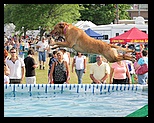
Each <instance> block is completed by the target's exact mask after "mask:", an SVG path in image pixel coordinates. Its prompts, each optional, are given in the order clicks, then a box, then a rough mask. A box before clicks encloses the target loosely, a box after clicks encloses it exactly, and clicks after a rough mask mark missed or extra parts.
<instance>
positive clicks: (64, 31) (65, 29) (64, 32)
mask: <svg viewBox="0 0 154 123" xmlns="http://www.w3.org/2000/svg"><path fill="white" fill-rule="evenodd" d="M67 28H68V26H65V28H64V35H65V34H66V29H67Z"/></svg>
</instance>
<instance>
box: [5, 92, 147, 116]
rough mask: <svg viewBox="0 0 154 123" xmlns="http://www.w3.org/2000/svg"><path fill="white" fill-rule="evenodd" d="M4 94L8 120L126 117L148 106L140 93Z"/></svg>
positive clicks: (145, 98) (144, 96) (144, 97)
mask: <svg viewBox="0 0 154 123" xmlns="http://www.w3.org/2000/svg"><path fill="white" fill-rule="evenodd" d="M4 94H5V95H4V117H125V116H126V115H128V114H130V113H132V112H134V111H136V110H137V109H139V108H141V107H142V106H144V105H146V104H148V94H147V93H142V92H138V91H114V92H103V93H94V94H93V93H89V92H88V93H84V92H82V93H75V92H69V91H68V92H67V91H66V92H63V93H62V92H52V93H44V92H33V93H28V92H23V93H21V92H15V93H9V92H7V93H4ZM14 95H15V97H14Z"/></svg>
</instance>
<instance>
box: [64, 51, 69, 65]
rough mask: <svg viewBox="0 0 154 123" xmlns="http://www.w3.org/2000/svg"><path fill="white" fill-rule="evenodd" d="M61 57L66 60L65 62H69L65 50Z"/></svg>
mask: <svg viewBox="0 0 154 123" xmlns="http://www.w3.org/2000/svg"><path fill="white" fill-rule="evenodd" d="M63 58H64V61H66V62H67V64H69V57H68V54H67V52H65V53H64V54H63Z"/></svg>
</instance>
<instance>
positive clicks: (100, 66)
mask: <svg viewBox="0 0 154 123" xmlns="http://www.w3.org/2000/svg"><path fill="white" fill-rule="evenodd" d="M39 39H40V38H39V37H35V38H34V37H32V36H26V37H25V38H24V37H23V36H21V37H19V36H17V35H14V36H5V35H4V83H6V84H8V83H16V82H15V81H17V83H22V81H23V79H24V76H25V77H30V76H26V75H25V73H26V72H24V74H23V73H22V72H21V73H20V77H17V76H16V77H15V76H14V75H15V74H14V73H12V72H13V71H16V72H18V71H19V70H15V69H17V68H18V67H20V66H22V69H23V67H25V64H24V62H23V60H24V59H25V58H26V57H27V56H29V55H34V54H35V52H38V58H39V61H40V62H39V65H37V67H38V66H39V68H40V69H41V68H42V66H43V69H45V63H44V62H45V61H46V57H48V56H49V57H50V60H49V62H50V63H47V64H48V65H49V69H47V70H48V76H47V77H48V82H47V83H50V84H53V83H54V81H53V80H54V79H55V82H56V83H61V84H63V83H64V82H66V83H69V79H70V78H69V77H70V72H69V69H68V68H69V65H70V64H71V60H70V52H68V51H67V49H66V48H59V49H52V48H51V47H50V45H49V44H50V41H49V38H46V37H44V36H43V37H42V39H41V40H39ZM39 41H40V43H41V41H45V42H46V45H42V44H41V45H39ZM117 45H118V46H121V47H125V48H129V49H133V50H134V52H133V53H132V54H131V55H135V57H136V61H137V62H139V64H140V65H142V64H143V63H142V62H141V58H142V59H143V58H145V57H146V63H147V64H148V44H126V45H121V44H117ZM42 46H44V47H42ZM41 47H42V49H41ZM31 49H33V51H34V52H33V53H32V54H30V53H29V54H27V56H26V57H25V56H24V54H23V53H24V52H27V53H28V52H30V51H31ZM45 51H47V52H48V53H47V52H45ZM54 51H55V52H54ZM59 51H61V52H59ZM6 52H8V53H10V58H8V59H6V58H7V57H8V54H7V56H6ZM43 52H44V53H45V54H46V55H45V58H42V60H43V64H42V63H41V55H40V53H43ZM53 53H54V55H55V56H56V57H54V55H53ZM57 53H58V54H57ZM145 54H146V55H145ZM57 55H58V56H57ZM76 57H79V56H78V55H77V56H74V57H73V62H72V71H73V67H75V70H76V75H77V77H78V84H82V76H83V74H86V73H85V70H86V66H87V65H86V63H87V62H86V63H85V62H84V59H85V58H86V56H84V58H83V60H82V61H81V63H82V67H80V69H78V66H77V65H78V61H77V59H76ZM20 58H21V59H20ZM51 58H54V59H57V60H55V62H57V63H58V64H57V63H54V62H53V63H52V64H51V60H52V59H51ZM14 60H15V61H14ZM33 60H34V59H33ZM16 61H19V63H21V65H20V66H18V67H13V66H14V65H15V64H17V63H16ZM21 61H22V62H21ZM63 61H66V63H67V65H66V66H65V67H64V66H63V67H62V68H63V69H65V70H67V71H66V73H68V75H67V76H66V78H65V79H66V80H64V81H62V82H60V81H59V80H58V79H60V77H62V75H59V74H58V75H57V73H58V72H57V73H55V71H54V69H55V68H54V67H55V66H57V65H60V64H59V63H64V64H65V62H63ZM12 62H13V63H12ZM34 64H36V63H35V62H34ZM34 64H33V65H34ZM33 65H32V66H33ZM126 65H127V66H126ZM37 67H35V68H37ZM24 69H25V68H24ZM60 69H61V68H60V67H59V68H58V66H57V71H60ZM26 70H27V68H26ZM80 70H81V71H82V73H81V75H80V74H79V71H80ZM7 71H9V72H8V73H7ZM20 71H21V70H20ZM23 71H25V70H23ZM16 72H15V73H16ZM63 72H64V71H63ZM59 73H61V72H59ZM101 73H102V75H101V76H99V75H100V74H101ZM16 74H18V75H19V72H18V73H16ZM55 75H57V77H55ZM119 75H121V76H119ZM122 75H123V76H122ZM34 76H35V74H34ZM54 77H55V78H54ZM89 77H90V78H91V81H92V84H95V83H97V84H100V83H102V84H103V83H106V80H107V78H109V83H110V84H112V83H113V84H126V83H127V84H131V83H139V84H146V82H147V81H148V73H146V74H145V75H137V74H136V72H135V69H134V62H131V61H128V60H124V61H121V62H116V63H111V64H110V63H108V62H107V61H105V62H103V61H102V56H97V57H96V63H94V64H93V65H92V66H91V68H90V75H89ZM8 78H9V79H8ZM143 79H144V80H143ZM135 80H137V81H136V82H135ZM141 81H142V82H141ZM29 83H31V82H29ZM33 83H36V84H37V82H36V78H35V81H34V82H33Z"/></svg>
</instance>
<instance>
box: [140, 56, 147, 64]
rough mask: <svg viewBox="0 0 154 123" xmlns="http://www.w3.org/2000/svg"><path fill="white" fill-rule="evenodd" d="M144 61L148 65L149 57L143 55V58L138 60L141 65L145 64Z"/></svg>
mask: <svg viewBox="0 0 154 123" xmlns="http://www.w3.org/2000/svg"><path fill="white" fill-rule="evenodd" d="M144 63H146V64H147V65H148V57H142V58H140V59H139V60H138V64H139V65H142V64H144Z"/></svg>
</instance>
